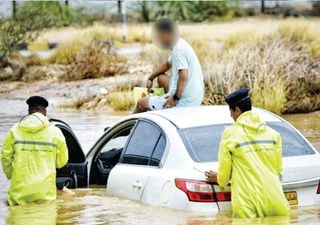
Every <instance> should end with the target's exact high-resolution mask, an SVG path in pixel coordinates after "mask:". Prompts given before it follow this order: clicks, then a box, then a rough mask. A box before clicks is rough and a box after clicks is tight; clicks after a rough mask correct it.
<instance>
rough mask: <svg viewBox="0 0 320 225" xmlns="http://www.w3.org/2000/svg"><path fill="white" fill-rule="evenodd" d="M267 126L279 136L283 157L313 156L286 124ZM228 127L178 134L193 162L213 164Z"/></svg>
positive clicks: (186, 131)
mask: <svg viewBox="0 0 320 225" xmlns="http://www.w3.org/2000/svg"><path fill="white" fill-rule="evenodd" d="M268 125H269V126H270V127H272V128H273V129H274V130H276V131H278V132H279V133H280V134H281V137H282V148H283V156H284V157H290V156H299V155H310V154H314V151H313V149H312V148H311V147H310V146H309V144H308V143H307V142H306V141H305V140H304V139H303V138H302V137H301V136H300V135H299V134H298V133H297V132H296V131H295V130H294V129H293V128H292V127H291V126H289V125H288V124H286V123H284V122H271V123H268ZM228 126H230V124H219V125H212V126H204V127H192V128H185V129H180V130H179V133H180V136H181V138H182V140H183V142H184V144H185V146H186V148H187V150H188V152H189V154H190V156H191V157H192V159H193V160H194V161H196V162H215V161H217V160H218V151H219V144H220V139H221V135H222V132H223V131H224V129H225V128H226V127H228Z"/></svg>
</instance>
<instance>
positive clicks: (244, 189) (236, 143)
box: [218, 111, 290, 218]
mask: <svg viewBox="0 0 320 225" xmlns="http://www.w3.org/2000/svg"><path fill="white" fill-rule="evenodd" d="M281 171H282V145H281V136H280V134H279V133H277V132H276V131H274V130H273V129H271V128H270V127H268V126H267V125H266V124H265V123H264V122H263V121H261V119H260V117H259V116H258V115H257V114H255V113H253V112H252V111H248V112H245V113H243V114H241V115H240V116H239V118H238V119H237V121H236V122H235V123H234V124H233V125H232V126H230V127H228V128H227V129H226V130H225V131H224V132H223V135H222V139H221V144H220V150H219V167H218V183H219V185H220V186H226V185H228V184H229V182H231V192H232V211H233V216H234V217H240V218H252V217H264V216H276V215H288V214H289V211H290V209H289V204H288V201H287V200H286V198H285V196H284V194H283V190H282V186H281V182H280V179H279V175H280V173H281Z"/></svg>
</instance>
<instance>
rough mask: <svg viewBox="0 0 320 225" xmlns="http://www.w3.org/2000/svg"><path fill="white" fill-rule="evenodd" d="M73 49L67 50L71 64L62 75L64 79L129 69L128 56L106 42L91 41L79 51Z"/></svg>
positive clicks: (68, 79) (70, 79)
mask: <svg viewBox="0 0 320 225" xmlns="http://www.w3.org/2000/svg"><path fill="white" fill-rule="evenodd" d="M72 49H73V48H72ZM72 51H73V50H71V51H70V52H69V51H67V50H66V54H65V55H67V57H66V58H65V60H66V61H67V62H68V64H69V65H70V66H69V67H68V68H67V70H66V73H65V75H64V76H62V77H61V79H62V80H64V81H72V80H82V79H91V78H100V77H108V76H114V75H117V74H123V73H125V72H126V71H127V66H126V62H127V58H126V57H124V56H120V55H118V54H116V53H115V52H114V51H113V50H112V48H110V46H108V45H107V46H105V45H104V43H99V42H91V43H89V44H86V45H83V47H81V48H80V50H78V51H75V52H72ZM59 54H62V53H61V52H60V53H59ZM62 55H64V54H62ZM58 58H59V57H58ZM60 59H61V58H60Z"/></svg>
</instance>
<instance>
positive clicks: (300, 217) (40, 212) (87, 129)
mask: <svg viewBox="0 0 320 225" xmlns="http://www.w3.org/2000/svg"><path fill="white" fill-rule="evenodd" d="M3 103H8V101H7V100H1V99H0V105H2V106H3V105H4V104H3ZM21 103H22V102H21V100H10V107H6V108H1V109H0V145H1V144H2V141H3V139H4V136H5V134H6V133H7V131H8V129H9V128H10V127H11V126H12V125H13V124H14V123H16V122H17V121H19V118H20V117H21V116H23V115H24V114H25V110H26V107H25V106H24V105H23V104H21ZM5 105H7V104H5ZM49 111H50V113H49V116H51V117H54V118H59V119H62V120H65V121H66V122H68V123H69V124H70V125H71V126H72V127H73V129H74V131H75V133H76V135H77V136H78V138H79V139H80V142H81V144H82V146H83V148H84V149H85V150H86V151H88V150H89V148H90V147H91V145H92V144H93V143H94V142H95V141H96V140H97V139H98V138H99V136H100V135H101V134H102V133H103V129H104V127H106V126H109V125H111V124H112V123H114V122H115V121H117V120H118V119H120V118H121V117H122V116H123V115H112V114H104V113H94V112H79V111H74V110H58V109H50V110H49ZM284 117H285V118H286V119H287V120H288V121H289V122H291V123H292V124H293V125H294V126H295V127H296V128H298V129H299V130H300V131H301V132H302V133H303V134H304V135H305V136H306V137H307V138H308V139H309V140H310V141H311V142H312V143H313V144H314V146H315V147H316V148H317V149H318V150H320V112H315V113H310V114H295V115H286V116H284ZM0 171H1V172H0V225H1V224H24V225H28V224H44V225H47V224H49V225H50V224H155V225H157V224H159V225H162V224H172V225H180V224H189V225H207V224H210V225H211V224H279V225H280V224H281V225H282V224H320V205H318V206H312V207H292V213H291V214H292V215H291V217H289V218H283V217H272V218H264V219H250V220H241V219H232V218H231V216H230V212H221V213H218V214H211V213H197V212H187V211H181V210H174V209H169V208H165V207H157V206H150V205H147V204H143V203H140V202H136V201H131V200H127V199H121V198H116V197H112V196H108V195H106V190H105V189H104V188H89V189H77V190H76V191H75V193H76V194H75V196H73V197H65V196H63V195H62V193H61V192H59V193H58V199H57V201H56V202H54V203H51V204H45V205H38V204H30V205H25V206H15V207H7V205H6V198H7V189H8V186H9V182H8V181H7V180H6V178H5V176H4V174H3V173H2V170H1V169H0Z"/></svg>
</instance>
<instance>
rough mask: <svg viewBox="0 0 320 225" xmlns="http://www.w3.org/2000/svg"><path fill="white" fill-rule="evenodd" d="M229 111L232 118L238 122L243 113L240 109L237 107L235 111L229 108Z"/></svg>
mask: <svg viewBox="0 0 320 225" xmlns="http://www.w3.org/2000/svg"><path fill="white" fill-rule="evenodd" d="M229 109H230V116H231V117H232V119H233V120H234V121H236V120H237V119H238V117H239V116H240V115H241V113H242V112H241V110H240V109H239V107H236V108H235V109H234V110H233V109H232V108H229Z"/></svg>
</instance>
